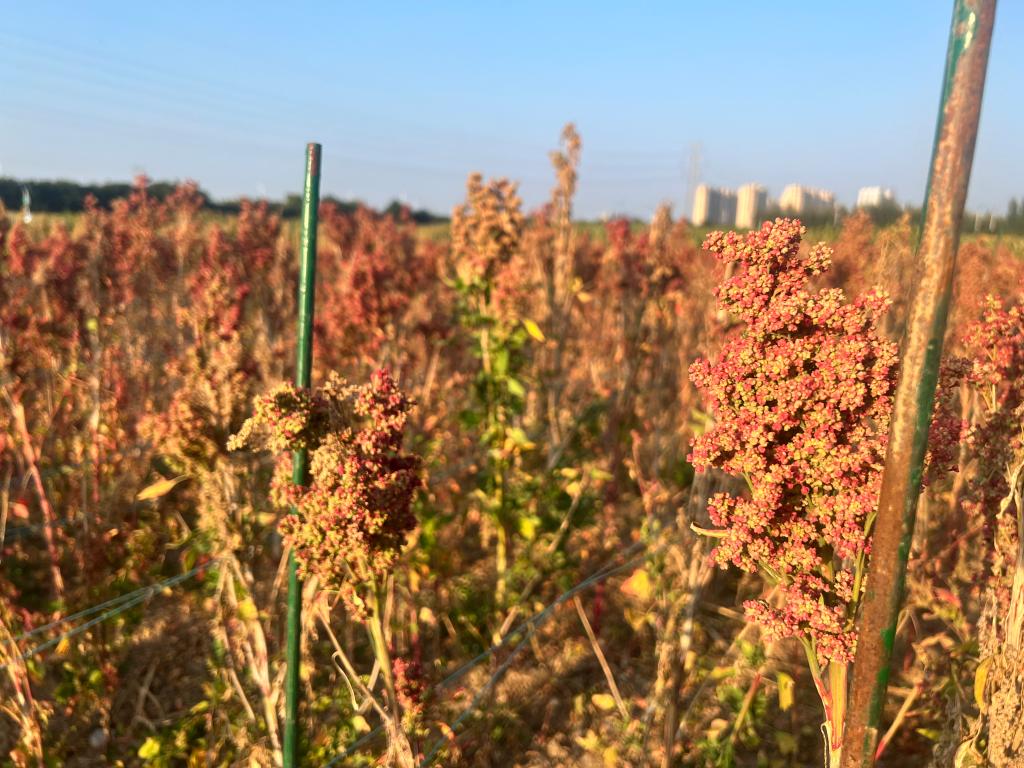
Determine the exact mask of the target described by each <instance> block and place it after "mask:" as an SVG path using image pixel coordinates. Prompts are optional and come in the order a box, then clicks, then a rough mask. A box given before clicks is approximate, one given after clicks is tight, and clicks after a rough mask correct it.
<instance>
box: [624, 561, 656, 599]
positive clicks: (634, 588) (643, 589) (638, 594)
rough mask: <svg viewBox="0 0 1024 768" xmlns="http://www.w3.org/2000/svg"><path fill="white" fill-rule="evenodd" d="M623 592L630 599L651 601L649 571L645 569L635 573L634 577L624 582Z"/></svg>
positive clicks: (638, 569)
mask: <svg viewBox="0 0 1024 768" xmlns="http://www.w3.org/2000/svg"><path fill="white" fill-rule="evenodd" d="M620 589H622V592H623V593H624V594H626V595H629V596H630V597H635V598H637V599H639V600H650V599H651V592H652V591H653V590H652V586H651V577H650V576H648V575H647V571H645V570H644V569H643V568H637V569H636V570H635V571H633V573H632V575H631V576H630V577H629V578H628V579H626V580H625V581H624V582H622V587H620Z"/></svg>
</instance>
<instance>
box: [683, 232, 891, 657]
mask: <svg viewBox="0 0 1024 768" xmlns="http://www.w3.org/2000/svg"><path fill="white" fill-rule="evenodd" d="M804 232H805V230H804V228H803V227H802V226H801V224H800V222H799V221H794V220H789V219H777V220H775V221H774V222H766V223H765V224H764V225H763V226H762V227H761V229H760V230H758V231H755V232H751V233H750V234H748V235H747V236H746V237H741V236H740V235H737V234H736V233H728V234H724V233H721V232H714V233H712V234H710V235H709V236H708V238H707V240H706V241H705V243H704V247H705V248H707V249H708V250H710V251H712V252H713V253H715V254H716V255H717V256H718V257H719V258H720V259H721V260H723V261H726V262H734V266H735V268H734V271H733V273H732V277H730V278H728V279H727V280H726V281H725V282H724V283H723V284H722V285H721V287H720V288H719V290H718V294H717V295H718V298H719V302H720V304H721V305H722V306H723V307H725V308H726V309H728V310H729V311H730V312H731V313H732V314H733V315H735V316H736V317H738V318H739V319H741V320H742V321H744V323H745V324H744V326H743V327H742V330H741V331H740V332H739V333H737V334H736V335H734V336H733V337H732V338H730V339H729V340H728V341H727V342H726V343H725V345H724V347H723V349H722V351H721V353H720V355H719V357H718V359H717V360H716V361H714V362H711V361H709V360H699V361H697V362H696V363H694V365H693V366H692V367H691V370H690V373H691V377H692V379H693V381H694V383H695V384H696V385H697V386H698V387H699V388H700V389H701V390H702V391H703V393H704V396H705V401H706V403H707V404H708V406H709V408H710V410H711V412H712V413H713V414H714V415H715V417H716V423H715V425H714V426H713V427H712V428H711V429H710V430H708V431H707V432H706V433H704V434H703V435H701V436H700V437H699V438H697V439H696V440H695V441H694V443H693V453H692V455H691V457H690V458H691V461H692V462H693V463H694V465H695V466H696V467H698V469H705V468H707V467H710V466H715V467H720V468H722V469H724V470H725V471H726V472H730V473H733V474H737V475H742V476H744V477H746V478H747V480H748V482H749V484H750V489H751V493H750V498H736V497H732V496H728V495H724V494H723V495H719V496H716V497H715V498H713V499H712V500H711V502H710V504H709V506H708V509H709V513H710V516H711V519H712V521H713V522H714V523H715V524H716V525H717V526H720V527H721V528H722V529H723V530H722V538H721V539H719V540H718V546H717V547H716V549H715V551H714V558H715V559H716V561H717V562H718V563H719V564H721V565H723V566H724V565H726V564H729V563H732V564H734V565H736V566H738V567H740V568H742V569H744V570H747V571H757V570H764V571H766V572H767V573H769V574H770V575H771V576H772V577H773V578H774V579H777V580H778V581H779V582H780V584H781V585H782V586H781V589H782V590H783V592H784V596H785V601H784V603H783V607H781V608H775V607H772V606H770V605H768V604H767V603H764V602H752V603H749V604H748V605H747V609H748V613H749V614H750V615H751V616H752V617H753V618H754V619H755V620H757V621H758V623H760V624H761V625H762V626H763V627H764V628H765V629H766V630H767V631H768V633H769V634H770V635H772V636H775V637H789V636H805V637H809V638H810V639H812V640H813V641H814V642H815V643H816V646H817V648H818V650H819V652H820V654H821V655H822V656H823V657H824V658H827V659H833V660H837V661H846V660H849V659H851V658H852V653H853V646H854V637H853V632H852V628H851V624H852V621H851V619H852V617H851V616H850V615H849V612H848V610H847V609H848V605H849V603H850V601H851V599H852V598H853V581H854V567H855V563H856V561H857V560H858V558H861V557H862V556H863V555H864V554H865V553H866V552H867V549H868V540H867V535H866V533H865V527H866V520H867V518H868V516H869V515H870V514H871V513H872V512H873V511H874V509H875V507H876V504H877V500H878V492H879V486H880V481H881V467H882V463H883V460H884V455H885V442H886V433H887V430H888V423H889V412H890V408H891V398H892V391H893V387H894V382H895V376H896V345H895V344H893V343H891V342H889V341H886V340H885V339H883V338H882V337H881V335H880V334H879V333H878V331H877V324H878V322H879V319H880V318H881V316H882V314H883V313H884V312H885V310H886V307H887V306H888V301H887V299H886V297H885V296H884V295H883V294H880V293H869V294H867V295H866V296H864V297H862V298H860V299H857V300H855V301H852V302H848V301H847V300H846V298H845V296H844V294H843V292H842V291H841V290H838V289H831V290H821V291H818V292H813V293H812V292H810V291H808V289H807V283H808V280H809V278H811V277H812V276H815V275H819V274H821V273H822V272H824V271H825V270H827V269H828V267H829V260H830V251H829V249H828V248H826V247H825V246H823V245H818V246H815V247H814V248H812V249H811V251H810V253H809V255H808V256H806V257H804V256H801V255H800V253H799V248H800V241H801V238H802V236H803V234H804Z"/></svg>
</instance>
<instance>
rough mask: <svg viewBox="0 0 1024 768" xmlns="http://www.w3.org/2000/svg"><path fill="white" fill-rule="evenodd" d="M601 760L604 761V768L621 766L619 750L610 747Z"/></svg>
mask: <svg viewBox="0 0 1024 768" xmlns="http://www.w3.org/2000/svg"><path fill="white" fill-rule="evenodd" d="M601 759H602V760H603V761H604V768H615V767H616V766H617V765H618V764H619V750H617V749H616V748H615V747H608V748H607V749H606V750H605V751H604V752H602V753H601Z"/></svg>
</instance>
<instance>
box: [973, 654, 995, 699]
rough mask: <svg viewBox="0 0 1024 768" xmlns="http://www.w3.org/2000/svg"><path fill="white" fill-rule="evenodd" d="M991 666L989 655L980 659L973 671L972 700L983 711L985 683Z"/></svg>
mask: <svg viewBox="0 0 1024 768" xmlns="http://www.w3.org/2000/svg"><path fill="white" fill-rule="evenodd" d="M991 666H992V657H991V656H989V657H987V658H985V659H982V660H981V663H980V664H979V665H978V671H977V672H975V673H974V701H975V702H976V703H977V705H978V709H980V710H981V711H982V712H984V711H985V709H986V707H985V683H986V681H987V680H988V670H989V667H991Z"/></svg>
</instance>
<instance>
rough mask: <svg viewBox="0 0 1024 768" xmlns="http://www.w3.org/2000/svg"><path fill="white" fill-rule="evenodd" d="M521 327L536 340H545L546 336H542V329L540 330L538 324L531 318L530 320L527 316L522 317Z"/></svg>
mask: <svg viewBox="0 0 1024 768" xmlns="http://www.w3.org/2000/svg"><path fill="white" fill-rule="evenodd" d="M523 327H524V328H525V329H526V332H527V333H528V334H530V335H531V336H532V337H533V338H534V339H536V340H537V341H545V340H546V337H545V336H544V331H542V330H541V329H540V326H539V325H537V324H536V323H535V322H533V320H530V319H529V318H526V319H524V320H523Z"/></svg>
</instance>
